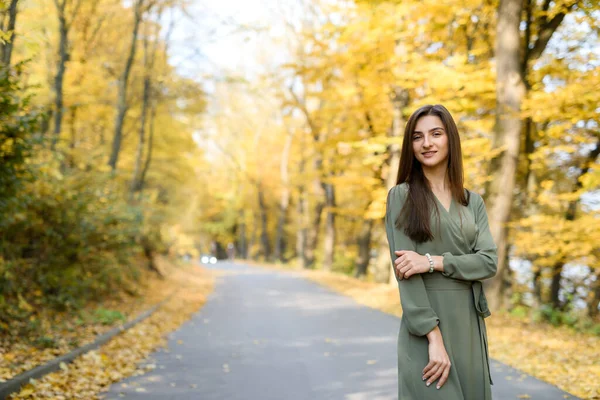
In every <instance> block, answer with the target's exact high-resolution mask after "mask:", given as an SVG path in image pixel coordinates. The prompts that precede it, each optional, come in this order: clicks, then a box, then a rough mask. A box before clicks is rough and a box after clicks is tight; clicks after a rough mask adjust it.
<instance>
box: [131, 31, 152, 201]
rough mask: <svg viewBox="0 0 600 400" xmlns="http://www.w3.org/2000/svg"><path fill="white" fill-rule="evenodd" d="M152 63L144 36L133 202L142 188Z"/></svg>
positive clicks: (132, 187)
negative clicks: (141, 91) (142, 78)
mask: <svg viewBox="0 0 600 400" xmlns="http://www.w3.org/2000/svg"><path fill="white" fill-rule="evenodd" d="M150 68H151V66H150V63H149V57H148V36H147V35H144V88H143V94H142V114H141V115H140V130H139V134H138V146H137V151H136V155H135V167H134V170H133V177H132V178H131V186H130V189H129V200H130V201H132V200H133V197H134V195H135V193H136V192H138V191H139V190H140V187H141V172H142V163H143V159H144V146H145V143H146V116H147V115H148V103H149V102H150V85H151V82H150V74H151V71H150Z"/></svg>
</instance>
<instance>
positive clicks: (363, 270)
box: [354, 218, 389, 278]
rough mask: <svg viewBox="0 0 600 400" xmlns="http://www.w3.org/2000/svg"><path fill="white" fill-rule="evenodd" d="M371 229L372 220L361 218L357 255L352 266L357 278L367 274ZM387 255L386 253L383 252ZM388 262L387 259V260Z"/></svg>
mask: <svg viewBox="0 0 600 400" xmlns="http://www.w3.org/2000/svg"><path fill="white" fill-rule="evenodd" d="M372 230H373V220H372V219H366V218H365V219H363V221H362V225H361V228H360V232H359V234H358V238H357V240H356V242H357V244H358V257H357V258H356V264H355V267H354V276H355V277H356V278H359V277H361V276H365V275H367V268H368V267H369V260H370V258H371V231H372ZM385 254H386V256H387V253H385ZM388 262H389V260H388Z"/></svg>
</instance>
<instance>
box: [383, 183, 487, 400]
mask: <svg viewBox="0 0 600 400" xmlns="http://www.w3.org/2000/svg"><path fill="white" fill-rule="evenodd" d="M407 193H408V186H407V184H406V183H403V184H400V185H397V186H395V187H393V188H392V189H391V190H390V192H389V193H388V198H387V209H386V216H385V226H386V232H387V238H388V242H389V245H390V255H391V258H392V261H393V260H395V259H396V258H397V257H396V255H395V254H394V251H397V250H412V251H415V252H417V253H418V254H421V255H424V254H425V253H429V254H431V255H432V256H443V257H444V272H439V271H434V272H433V273H429V272H427V273H423V274H418V275H413V276H411V277H409V278H408V279H405V280H400V281H398V288H399V291H400V301H401V303H402V321H401V324H400V331H399V334H398V399H399V400H490V399H491V398H492V393H491V387H490V385H491V384H492V379H491V375H490V367H489V359H488V348H487V347H488V346H487V336H486V329H485V322H484V318H485V317H487V316H489V315H490V312H489V310H488V307H487V301H486V299H485V295H484V293H483V288H482V284H481V280H482V279H487V278H490V277H492V276H494V275H495V274H496V267H497V254H496V245H495V244H494V240H493V239H492V235H491V233H490V229H489V225H488V218H487V213H486V210H485V205H484V202H483V199H482V198H481V196H479V195H478V194H475V193H473V192H470V201H469V205H468V206H463V205H461V204H460V203H458V202H456V201H454V200H452V203H451V205H450V208H449V210H446V209H445V208H444V206H443V205H442V204H441V203H440V202H439V200H438V199H437V198H436V199H435V204H436V206H437V208H438V210H439V217H440V219H439V227H440V230H439V232H438V231H437V227H438V218H437V213H436V212H435V210H433V211H432V213H431V221H430V224H431V225H430V226H431V228H432V232H434V236H435V239H434V240H433V241H429V242H425V243H416V242H414V241H413V240H411V239H410V238H409V237H408V236H406V235H405V233H404V230H403V229H398V228H396V227H395V221H396V218H397V217H398V214H399V213H400V210H401V209H402V206H403V204H404V201H405V199H406V196H407ZM434 197H435V196H434ZM436 232H437V233H436ZM436 325H439V327H440V330H441V332H442V337H443V339H444V345H445V347H446V351H447V352H448V356H449V357H450V362H451V365H452V366H451V367H450V375H449V377H448V380H447V381H446V384H445V385H444V386H442V388H441V389H439V390H438V389H436V384H437V381H436V382H434V383H433V384H432V385H431V386H429V387H427V386H426V385H425V383H426V382H424V381H423V380H422V375H423V374H422V372H423V368H425V366H426V365H427V363H428V362H429V352H428V343H429V342H428V340H427V337H426V336H425V335H426V334H427V333H429V332H430V331H431V330H432V329H433V328H435V327H436Z"/></svg>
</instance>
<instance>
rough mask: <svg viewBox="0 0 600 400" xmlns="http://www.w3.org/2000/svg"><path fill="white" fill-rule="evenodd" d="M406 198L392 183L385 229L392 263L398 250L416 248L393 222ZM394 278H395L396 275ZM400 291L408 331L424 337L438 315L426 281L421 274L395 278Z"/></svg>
mask: <svg viewBox="0 0 600 400" xmlns="http://www.w3.org/2000/svg"><path fill="white" fill-rule="evenodd" d="M405 199H406V191H405V190H404V189H403V188H401V187H399V186H394V187H393V188H392V189H391V190H390V191H389V193H388V197H387V204H386V213H385V228H386V233H387V239H388V243H389V246H390V257H391V259H392V263H393V262H394V260H395V259H396V258H397V257H396V254H394V252H395V251H397V250H412V251H415V248H416V245H415V243H414V242H413V241H412V240H411V239H410V238H409V237H408V236H406V234H405V233H404V231H403V230H401V229H398V228H396V226H395V221H396V218H397V217H398V215H399V214H400V210H401V209H402V206H403V204H404V200H405ZM396 280H398V278H397V277H396ZM398 289H399V291H400V303H401V304H402V313H403V320H404V321H405V322H406V325H407V327H408V331H409V332H410V333H412V334H413V335H417V336H424V335H426V334H427V333H429V332H430V331H431V330H432V329H433V328H435V327H436V326H437V325H438V323H439V321H440V320H439V318H438V316H437V315H436V313H435V311H433V309H432V308H431V304H429V297H427V292H426V291H425V284H424V283H423V278H421V275H419V274H417V275H413V276H411V277H410V278H409V279H402V280H398Z"/></svg>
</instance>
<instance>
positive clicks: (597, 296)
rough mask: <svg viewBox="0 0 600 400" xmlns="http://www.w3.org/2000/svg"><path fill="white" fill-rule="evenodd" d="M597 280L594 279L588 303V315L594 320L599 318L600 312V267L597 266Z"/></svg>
mask: <svg viewBox="0 0 600 400" xmlns="http://www.w3.org/2000/svg"><path fill="white" fill-rule="evenodd" d="M596 271H597V272H596V280H595V281H594V283H593V285H592V287H591V293H590V296H589V297H588V298H589V301H588V304H587V306H588V307H587V308H588V315H589V316H590V318H592V319H593V320H596V318H598V314H599V313H600V311H599V310H598V306H600V268H599V267H598V266H596Z"/></svg>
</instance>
